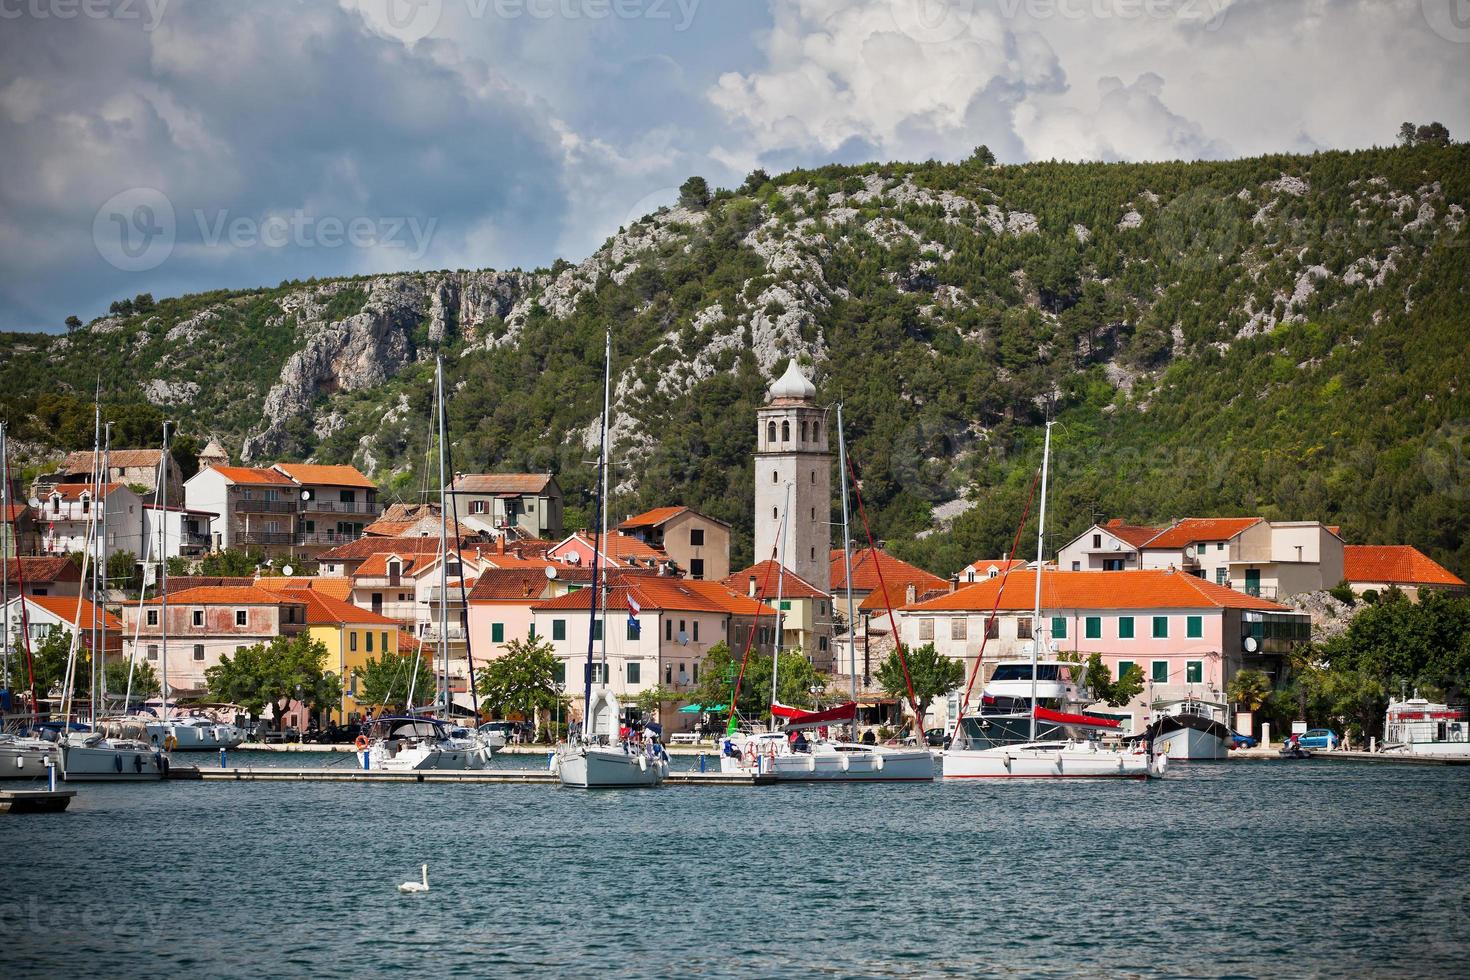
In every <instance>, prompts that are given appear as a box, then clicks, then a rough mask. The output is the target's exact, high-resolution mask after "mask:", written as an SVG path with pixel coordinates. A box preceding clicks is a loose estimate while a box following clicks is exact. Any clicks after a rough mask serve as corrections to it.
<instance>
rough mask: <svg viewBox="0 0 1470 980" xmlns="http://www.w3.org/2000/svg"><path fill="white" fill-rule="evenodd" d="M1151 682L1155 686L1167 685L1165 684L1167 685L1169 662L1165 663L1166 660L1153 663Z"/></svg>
mask: <svg viewBox="0 0 1470 980" xmlns="http://www.w3.org/2000/svg"><path fill="white" fill-rule="evenodd" d="M1153 681H1154V683H1155V684H1167V683H1169V661H1167V660H1155V661H1154V676H1153Z"/></svg>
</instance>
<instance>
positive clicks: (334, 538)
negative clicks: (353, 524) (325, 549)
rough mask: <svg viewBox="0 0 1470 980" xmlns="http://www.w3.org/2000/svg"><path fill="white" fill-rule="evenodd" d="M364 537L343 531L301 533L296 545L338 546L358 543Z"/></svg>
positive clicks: (297, 537) (297, 535)
mask: <svg viewBox="0 0 1470 980" xmlns="http://www.w3.org/2000/svg"><path fill="white" fill-rule="evenodd" d="M360 537H362V535H360V534H348V533H346V532H343V531H299V532H297V534H296V543H297V544H301V545H326V546H329V547H330V546H336V545H339V544H347V543H348V542H349V541H356V540H357V539H358V538H360Z"/></svg>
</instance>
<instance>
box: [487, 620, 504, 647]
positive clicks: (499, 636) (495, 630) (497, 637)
mask: <svg viewBox="0 0 1470 980" xmlns="http://www.w3.org/2000/svg"><path fill="white" fill-rule="evenodd" d="M490 642H491V643H504V642H505V624H504V623H491V624H490Z"/></svg>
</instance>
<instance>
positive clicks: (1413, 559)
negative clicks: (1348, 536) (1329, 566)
mask: <svg viewBox="0 0 1470 980" xmlns="http://www.w3.org/2000/svg"><path fill="white" fill-rule="evenodd" d="M1343 578H1345V579H1346V580H1347V583H1348V585H1350V586H1351V587H1352V590H1353V591H1354V592H1356V593H1357V594H1358V595H1362V594H1363V593H1365V592H1368V591H1370V590H1371V591H1374V592H1379V593H1383V592H1386V591H1387V590H1389V589H1391V588H1392V589H1398V590H1399V591H1400V592H1403V593H1404V594H1405V595H1407V596H1408V597H1409V598H1411V599H1417V598H1418V597H1419V593H1420V592H1422V591H1424V590H1426V589H1435V590H1438V591H1442V592H1449V593H1451V594H1454V595H1464V594H1465V592H1466V586H1465V581H1464V579H1462V578H1460V577H1459V576H1458V575H1455V574H1454V573H1453V572H1451V571H1450V570H1449V569H1447V568H1445V567H1444V566H1443V565H1441V564H1440V563H1439V562H1437V561H1435V560H1434V559H1432V558H1430V557H1429V556H1428V555H1426V554H1424V553H1423V552H1422V551H1420V550H1419V549H1418V548H1415V547H1414V546H1412V545H1407V544H1350V545H1347V546H1346V547H1345V548H1344V549H1343Z"/></svg>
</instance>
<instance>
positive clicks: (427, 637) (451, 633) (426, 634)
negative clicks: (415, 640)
mask: <svg viewBox="0 0 1470 980" xmlns="http://www.w3.org/2000/svg"><path fill="white" fill-rule="evenodd" d="M418 637H419V639H420V640H423V641H424V642H425V643H433V642H436V641H437V640H438V639H439V624H438V623H425V624H423V625H422V626H421V627H420V628H419V633H418ZM444 638H445V639H447V640H463V639H464V627H463V626H461V625H459V624H458V623H450V624H449V626H448V627H447V628H446V629H445V631H444Z"/></svg>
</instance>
